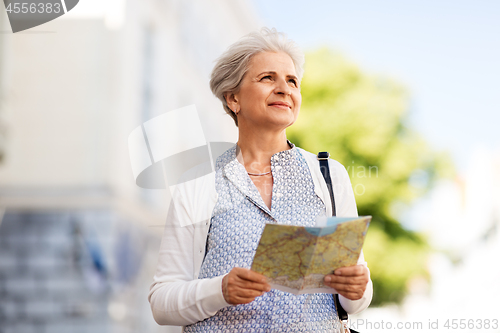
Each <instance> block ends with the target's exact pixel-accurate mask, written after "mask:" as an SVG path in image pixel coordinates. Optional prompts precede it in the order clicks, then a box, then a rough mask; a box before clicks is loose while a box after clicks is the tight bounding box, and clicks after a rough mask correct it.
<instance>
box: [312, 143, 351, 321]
mask: <svg viewBox="0 0 500 333" xmlns="http://www.w3.org/2000/svg"><path fill="white" fill-rule="evenodd" d="M329 157H330V154H329V153H328V152H326V151H322V152H319V153H318V160H319V168H320V170H321V174H322V175H323V177H324V178H325V181H326V187H328V192H330V199H331V200H332V216H335V215H336V211H335V197H334V196H333V185H332V177H331V176H330V167H329V165H328V158H329ZM333 302H334V303H335V308H336V309H337V314H338V316H339V319H340V320H342V321H345V320H347V319H348V315H347V312H346V311H345V310H344V308H343V307H342V305H341V304H340V301H339V294H334V295H333Z"/></svg>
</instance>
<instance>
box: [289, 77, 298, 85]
mask: <svg viewBox="0 0 500 333" xmlns="http://www.w3.org/2000/svg"><path fill="white" fill-rule="evenodd" d="M288 82H292V83H293V85H294V86H297V81H295V79H290V80H288Z"/></svg>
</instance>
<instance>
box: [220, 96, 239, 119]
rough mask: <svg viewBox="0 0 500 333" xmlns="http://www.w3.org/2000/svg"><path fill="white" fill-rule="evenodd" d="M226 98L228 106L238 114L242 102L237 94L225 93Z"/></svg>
mask: <svg viewBox="0 0 500 333" xmlns="http://www.w3.org/2000/svg"><path fill="white" fill-rule="evenodd" d="M224 98H225V99H226V103H227V106H228V107H229V108H230V109H231V110H232V111H233V112H234V113H236V114H237V113H238V112H239V111H240V104H239V103H238V98H237V97H236V95H235V94H234V93H227V94H225V95H224Z"/></svg>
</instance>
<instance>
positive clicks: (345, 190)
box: [330, 160, 373, 314]
mask: <svg viewBox="0 0 500 333" xmlns="http://www.w3.org/2000/svg"><path fill="white" fill-rule="evenodd" d="M330 170H331V171H330V172H331V177H332V182H333V184H334V185H333V186H334V189H333V191H334V192H333V193H334V195H335V206H336V209H337V216H345V217H354V216H358V209H357V207H356V200H355V198H354V191H353V190H352V185H351V181H350V179H349V174H348V173H347V170H346V169H345V168H344V166H343V165H342V164H340V163H339V162H337V161H335V160H330ZM332 171H333V172H332ZM358 265H363V266H365V267H366V268H367V269H368V278H369V279H368V283H367V285H366V290H365V292H364V294H363V297H361V298H360V299H359V300H355V301H353V300H350V299H348V298H345V297H344V296H342V295H339V301H340V304H341V305H342V307H343V308H344V310H346V312H347V313H348V314H355V313H358V312H361V311H363V310H364V309H366V308H367V307H368V305H370V303H371V300H372V297H373V283H372V280H371V278H370V269H369V268H368V265H367V263H366V261H365V258H364V254H363V250H361V253H360V256H359V259H358Z"/></svg>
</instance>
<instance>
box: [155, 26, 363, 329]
mask: <svg viewBox="0 0 500 333" xmlns="http://www.w3.org/2000/svg"><path fill="white" fill-rule="evenodd" d="M303 59H304V58H303V55H302V53H301V51H300V49H299V48H298V47H297V46H296V45H295V43H293V42H292V41H290V40H288V39H287V38H286V37H285V36H284V35H283V34H281V33H278V32H276V30H274V29H273V30H269V29H262V30H261V31H260V32H257V33H252V34H249V35H247V36H245V37H243V38H242V39H241V40H239V41H238V42H236V43H235V44H233V45H231V46H230V47H229V48H228V50H227V51H226V52H225V53H224V54H223V55H222V56H221V57H220V58H219V59H218V61H217V64H216V65H215V67H214V69H213V72H212V78H211V81H210V87H211V89H212V92H213V93H214V94H215V95H216V96H217V97H218V98H219V99H220V100H221V101H222V104H223V106H224V109H225V110H226V112H227V113H228V114H229V115H230V116H231V117H232V118H233V119H234V121H235V123H236V126H238V129H239V137H238V142H237V144H236V145H235V146H234V147H233V148H231V149H229V150H227V151H226V152H225V153H224V154H222V155H221V156H219V157H218V159H217V162H216V172H215V173H214V174H213V177H208V178H207V177H202V178H196V177H191V179H193V178H196V179H195V180H193V181H190V182H186V183H183V184H181V185H179V186H178V190H177V192H176V194H175V195H174V203H173V204H172V205H171V208H170V210H169V214H168V218H167V224H168V226H170V227H167V228H165V233H164V236H163V239H162V244H161V248H160V255H159V263H158V269H157V272H156V275H155V277H154V283H153V285H152V286H151V291H150V294H149V300H150V303H151V307H152V311H153V315H154V318H155V320H156V321H157V322H158V323H159V324H163V325H182V326H185V328H184V332H319V331H322V332H336V331H340V325H339V324H338V323H339V322H338V317H337V314H336V309H335V305H334V302H333V296H332V295H331V294H326V293H322V294H309V295H299V296H296V295H293V294H289V293H286V292H282V291H278V290H275V289H271V288H270V286H269V284H268V283H267V282H266V278H265V277H264V276H263V275H261V274H259V273H256V272H253V271H251V270H250V269H249V268H250V267H251V264H252V260H253V256H254V255H255V251H256V248H257V244H258V242H259V239H260V236H261V234H262V231H263V229H264V226H265V224H266V223H277V224H289V225H301V226H314V224H315V221H316V219H317V217H319V216H325V215H331V211H332V207H331V202H330V197H329V192H328V189H327V187H326V184H325V181H324V179H323V177H322V175H321V172H320V169H319V164H318V161H317V160H316V156H315V155H314V154H311V153H308V152H306V151H304V150H302V149H300V148H298V147H295V146H294V145H293V144H292V143H291V142H289V141H288V140H287V137H286V128H287V127H288V126H290V125H292V124H293V123H294V122H295V120H296V119H297V116H298V114H299V110H300V105H301V94H300V80H301V78H302V73H303V69H302V65H303V62H304V60H303ZM329 165H330V173H331V175H332V181H333V183H334V184H333V185H334V186H333V187H334V189H335V201H336V210H337V215H338V216H357V209H356V203H355V201H354V195H353V192H352V187H351V184H350V181H349V177H348V174H347V172H346V170H345V168H344V167H343V166H342V165H341V164H340V163H338V162H336V161H334V160H330V161H329ZM204 213H208V214H209V216H210V218H209V220H207V221H204V222H203V221H202V222H200V221H201V220H202V219H200V216H202V215H203V214H204ZM325 284H326V285H328V286H331V287H333V288H335V289H336V290H337V291H338V293H339V294H340V303H341V304H342V306H343V307H344V309H346V311H347V312H348V313H356V312H359V311H361V310H363V309H364V308H366V307H367V306H368V304H369V303H370V301H371V297H372V284H371V281H370V278H369V271H368V268H367V265H366V263H365V261H364V259H363V255H361V256H360V259H359V261H358V265H356V266H351V267H344V268H340V269H337V270H336V271H335V272H334V274H331V275H327V276H326V277H325Z"/></svg>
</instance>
